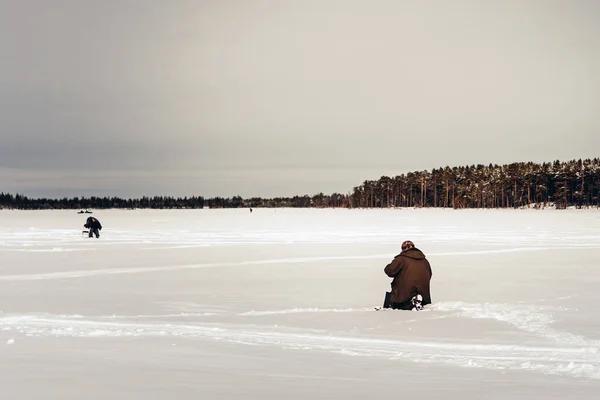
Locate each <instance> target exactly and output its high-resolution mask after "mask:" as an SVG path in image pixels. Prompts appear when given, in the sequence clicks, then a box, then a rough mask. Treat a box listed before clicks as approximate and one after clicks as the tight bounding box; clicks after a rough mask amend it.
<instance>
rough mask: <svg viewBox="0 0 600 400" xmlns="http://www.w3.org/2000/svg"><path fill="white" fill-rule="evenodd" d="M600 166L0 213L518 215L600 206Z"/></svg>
mask: <svg viewBox="0 0 600 400" xmlns="http://www.w3.org/2000/svg"><path fill="white" fill-rule="evenodd" d="M599 200H600V159H598V158H594V159H585V160H581V159H579V160H571V161H567V162H561V161H558V160H557V161H554V162H544V163H541V164H540V163H533V162H518V163H512V164H504V165H496V164H494V165H492V164H489V165H487V166H486V165H482V164H478V165H470V166H461V167H452V168H450V167H441V168H437V169H432V170H431V171H428V170H424V171H413V172H408V173H406V174H401V175H397V176H395V177H388V176H382V177H381V178H379V179H378V180H366V181H364V182H363V183H362V184H361V185H359V186H356V187H354V188H353V190H352V191H350V192H348V193H346V194H341V193H332V194H323V193H319V194H316V195H312V196H309V195H303V196H293V197H275V198H261V197H252V198H248V199H244V198H242V197H241V196H233V197H231V198H225V197H212V198H204V197H202V196H192V197H170V196H154V197H148V196H144V197H142V198H135V199H122V198H119V197H95V196H92V197H89V198H85V197H82V198H79V197H74V198H62V199H48V198H29V197H27V196H24V195H21V194H16V195H12V194H9V193H0V208H9V209H24V210H41V209H90V208H92V209H107V208H125V209H137V208H152V209H172V208H185V209H188V208H189V209H197V208H242V207H250V208H252V207H268V208H274V207H295V208H308V207H319V208H325V207H330V208H388V207H436V208H437V207H442V208H455V209H461V208H519V207H547V206H554V207H556V208H559V209H564V208H566V207H570V206H575V207H578V208H580V207H592V206H594V207H598V206H600V201H599Z"/></svg>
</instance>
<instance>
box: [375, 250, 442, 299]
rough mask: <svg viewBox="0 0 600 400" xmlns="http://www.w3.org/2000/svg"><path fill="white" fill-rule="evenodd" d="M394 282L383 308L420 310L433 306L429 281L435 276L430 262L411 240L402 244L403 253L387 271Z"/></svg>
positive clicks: (390, 264)
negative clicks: (428, 305) (429, 305)
mask: <svg viewBox="0 0 600 400" xmlns="http://www.w3.org/2000/svg"><path fill="white" fill-rule="evenodd" d="M384 271H385V273H386V274H387V276H389V277H390V278H394V280H393V281H392V291H391V293H390V292H386V294H385V302H384V304H383V308H394V309H398V310H413V309H416V310H420V309H422V308H423V306H424V305H427V304H431V293H430V291H429V281H430V280H431V276H432V275H433V274H432V272H431V266H430V265H429V261H427V259H426V258H425V255H424V254H423V253H422V252H421V250H419V249H417V248H416V247H415V245H414V243H413V242H411V241H410V240H407V241H405V242H404V243H402V252H401V253H400V254H398V255H397V256H396V257H395V258H394V259H393V260H392V262H391V263H389V264H388V265H387V266H386V267H385V269H384Z"/></svg>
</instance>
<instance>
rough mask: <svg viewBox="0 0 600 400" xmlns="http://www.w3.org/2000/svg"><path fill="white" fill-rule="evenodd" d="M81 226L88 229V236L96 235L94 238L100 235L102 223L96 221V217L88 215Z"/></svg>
mask: <svg viewBox="0 0 600 400" xmlns="http://www.w3.org/2000/svg"><path fill="white" fill-rule="evenodd" d="M83 227H84V228H88V229H89V237H92V235H96V238H99V237H100V231H101V230H102V224H100V221H98V220H97V219H96V218H94V217H88V219H87V220H85V224H84V225H83Z"/></svg>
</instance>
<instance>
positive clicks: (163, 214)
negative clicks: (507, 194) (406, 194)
mask: <svg viewBox="0 0 600 400" xmlns="http://www.w3.org/2000/svg"><path fill="white" fill-rule="evenodd" d="M93 215H94V216H96V217H97V218H98V219H99V220H100V221H101V222H102V225H103V226H104V229H103V230H102V231H101V237H100V239H89V238H87V237H84V236H83V235H82V232H81V231H82V229H83V228H82V225H83V223H84V221H85V218H86V217H87V216H88V215H85V214H83V215H78V214H77V213H76V212H75V211H72V210H70V211H7V210H4V211H0V310H2V311H1V312H0V359H1V361H2V362H1V363H0V391H1V392H2V399H112V400H117V399H119V400H120V399H232V398H243V399H304V398H307V397H310V398H315V399H316V398H319V399H325V398H327V399H335V398H344V399H365V398H392V397H394V398H406V399H419V400H424V399H440V398H444V399H482V398H486V399H532V398H536V399H542V398H543V399H566V398H569V399H592V398H597V395H598V393H600V313H599V312H598V307H599V306H600V211H598V210H566V211H556V210H463V211H456V210H430V209H420V210H412V209H411V210H310V209H303V210H292V209H255V210H254V212H253V213H250V212H249V210H248V209H240V210H164V211H147V210H135V211H122V210H108V211H102V210H100V211H97V212H95V213H94V214H93ZM406 239H410V240H412V241H414V242H415V244H416V246H417V247H418V248H420V249H421V250H422V251H423V252H424V253H425V254H426V255H427V257H428V258H429V260H430V262H431V265H432V269H433V274H434V276H433V280H432V299H433V302H434V304H432V305H431V306H427V307H426V309H425V310H424V311H421V312H408V311H390V310H382V311H375V310H374V308H373V307H374V306H378V305H380V304H381V303H382V301H383V295H384V292H385V291H386V290H388V288H389V282H390V279H389V278H387V277H386V276H385V275H384V273H383V267H384V266H385V265H386V264H387V263H388V262H389V261H390V260H391V259H392V258H393V256H394V255H395V254H397V253H398V252H399V248H400V243H401V242H402V241H403V240H406Z"/></svg>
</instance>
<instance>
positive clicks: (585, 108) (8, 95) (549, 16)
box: [0, 0, 600, 196]
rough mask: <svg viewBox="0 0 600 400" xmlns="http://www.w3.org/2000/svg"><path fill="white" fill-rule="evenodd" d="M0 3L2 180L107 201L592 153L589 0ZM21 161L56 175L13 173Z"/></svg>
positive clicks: (327, 187) (594, 81)
mask: <svg viewBox="0 0 600 400" xmlns="http://www.w3.org/2000/svg"><path fill="white" fill-rule="evenodd" d="M1 8H2V13H1V14H0V69H1V71H2V73H0V141H1V145H0V160H1V161H2V164H1V165H3V166H4V167H5V168H9V169H10V170H11V171H13V173H10V174H7V175H5V178H6V179H5V180H3V185H4V186H5V187H10V188H11V190H28V191H34V190H41V191H45V192H52V191H53V190H54V191H56V192H60V193H63V192H64V193H72V194H77V193H81V192H82V191H85V190H87V189H86V188H87V186H86V185H87V181H85V180H82V181H79V180H78V179H79V178H77V176H72V175H70V174H65V173H64V171H67V172H68V171H81V170H82V169H84V170H85V171H88V172H89V173H90V175H89V176H90V178H89V179H94V180H95V181H96V186H97V187H99V190H101V191H105V192H106V193H107V194H111V193H120V194H122V195H126V194H127V191H128V190H130V191H131V193H132V195H133V194H134V193H140V192H152V193H161V192H165V191H172V192H174V193H175V192H177V193H184V194H185V192H186V191H187V190H189V191H196V190H200V191H202V193H204V194H206V195H213V194H214V195H217V194H220V195H223V194H237V193H238V192H239V193H240V194H242V195H245V196H250V195H265V194H266V193H269V194H270V195H277V194H278V193H282V194H283V193H288V194H289V193H292V194H293V193H297V192H298V193H303V192H317V191H344V188H345V189H346V190H350V189H351V187H352V185H355V184H358V183H360V182H361V181H362V180H364V179H374V178H377V177H378V176H380V175H383V174H386V175H394V174H397V173H402V172H406V171H409V170H414V169H430V168H433V167H437V166H444V165H462V164H471V163H489V162H493V163H503V162H512V161H525V160H533V161H544V160H553V159H557V158H562V159H569V158H579V157H593V156H597V154H594V153H593V152H594V151H595V149H597V148H599V147H598V146H599V145H600V140H599V139H598V136H600V135H598V134H597V133H598V130H599V128H600V120H599V119H598V117H597V110H598V109H599V108H600V77H599V75H598V74H597V71H598V70H599V69H600V29H599V28H598V26H597V20H598V18H599V17H600V6H599V5H598V3H597V2H593V1H579V2H574V3H566V2H561V1H544V2H537V1H525V2H502V3H498V2H483V1H456V2H452V4H450V3H446V2H397V1H384V0H380V1H373V2H364V1H333V0H325V1H310V0H309V1H302V2H296V1H242V0H224V1H173V2H169V3H165V2H162V1H150V0H148V1H146V0H143V1H142V0H140V1H131V0H130V1H105V2H92V1H74V0H72V1H69V0H57V1H53V2H52V4H51V5H50V3H47V2H43V1H34V0H23V1H16V0H15V1H6V0H5V1H2V7H1ZM19 171H20V172H19ZM36 171H37V174H38V175H39V176H43V174H44V173H47V172H48V171H54V173H55V175H53V176H54V178H52V179H50V180H46V181H45V182H46V183H44V184H43V182H40V181H39V180H37V181H36V180H35V179H34V180H29V181H24V180H21V181H19V180H17V179H16V178H15V177H16V176H17V175H18V174H19V173H22V174H30V173H34V174H35V173H36ZM116 171H118V174H117V173H116ZM145 172H150V174H149V177H143V176H141V175H143V173H145ZM86 173H87V172H86ZM28 176H29V175H28ZM152 176H154V177H155V179H152V178H151V177H152ZM186 176H193V179H194V184H193V185H190V183H189V182H190V180H189V179H192V178H189V179H188V178H185V177H186ZM92 177H93V178H92ZM26 182H29V183H26ZM36 182H37V183H36ZM36 185H39V187H37V186H36ZM42 186H44V189H43V190H42ZM36 187H37V189H36ZM0 190H4V189H3V188H0Z"/></svg>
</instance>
